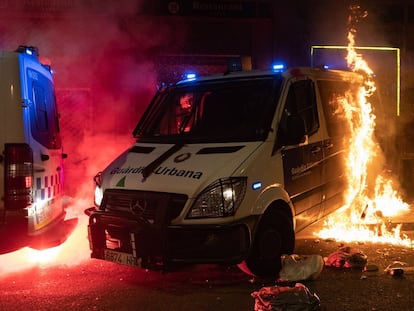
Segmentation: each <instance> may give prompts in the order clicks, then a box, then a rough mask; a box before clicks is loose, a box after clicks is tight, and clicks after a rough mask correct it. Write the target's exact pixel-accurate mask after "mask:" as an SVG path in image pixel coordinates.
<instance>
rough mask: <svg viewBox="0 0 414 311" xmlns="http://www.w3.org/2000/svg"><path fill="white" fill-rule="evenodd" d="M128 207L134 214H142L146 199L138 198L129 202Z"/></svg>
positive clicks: (145, 207)
mask: <svg viewBox="0 0 414 311" xmlns="http://www.w3.org/2000/svg"><path fill="white" fill-rule="evenodd" d="M129 209H130V210H131V212H132V213H134V214H135V215H140V216H142V215H143V214H144V212H145V210H146V209H147V201H146V200H144V199H138V200H136V201H135V203H133V202H131V204H130V205H129Z"/></svg>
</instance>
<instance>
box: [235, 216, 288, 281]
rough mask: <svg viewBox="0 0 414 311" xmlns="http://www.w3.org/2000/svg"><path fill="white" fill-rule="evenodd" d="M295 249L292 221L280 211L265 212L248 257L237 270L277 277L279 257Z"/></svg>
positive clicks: (261, 275) (259, 275)
mask: <svg viewBox="0 0 414 311" xmlns="http://www.w3.org/2000/svg"><path fill="white" fill-rule="evenodd" d="M294 248H295V232H294V229H293V220H292V218H291V217H290V216H289V215H288V213H286V212H284V211H283V210H282V209H278V208H272V209H271V210H269V211H267V212H266V213H265V214H264V215H263V216H262V219H261V221H260V223H259V227H258V229H257V232H256V235H255V238H254V241H253V245H252V248H251V250H250V254H249V256H248V257H247V258H246V260H245V261H244V262H242V263H241V264H240V265H239V268H240V269H241V270H242V271H244V272H246V273H249V274H252V275H255V276H258V277H277V276H278V274H279V272H280V268H281V256H282V255H283V254H292V252H293V250H294Z"/></svg>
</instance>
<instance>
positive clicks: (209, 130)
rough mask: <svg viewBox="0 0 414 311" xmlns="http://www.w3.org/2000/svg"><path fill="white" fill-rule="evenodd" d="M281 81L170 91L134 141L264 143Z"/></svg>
mask: <svg viewBox="0 0 414 311" xmlns="http://www.w3.org/2000/svg"><path fill="white" fill-rule="evenodd" d="M281 83H282V77H281V76H274V75H273V76H265V77H260V78H258V77H255V78H250V79H223V80H214V81H201V82H197V81H193V82H191V83H185V84H182V85H176V86H174V87H170V88H167V89H165V90H163V91H162V92H160V93H159V94H158V96H157V97H156V98H155V100H154V101H153V102H152V104H151V105H150V106H149V108H148V109H147V111H146V112H145V114H144V115H143V117H142V118H141V120H140V122H139V123H138V125H137V127H136V129H135V130H134V136H135V137H136V138H139V139H140V141H144V142H145V141H149V142H154V141H157V142H186V143H191V142H199V141H200V142H206V141H208V142H230V141H258V140H265V139H266V138H267V135H268V133H269V130H270V129H271V122H272V119H273V116H274V111H275V108H276V105H277V102H278V97H279V92H280V87H281Z"/></svg>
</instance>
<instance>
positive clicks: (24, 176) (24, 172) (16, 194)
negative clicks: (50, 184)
mask: <svg viewBox="0 0 414 311" xmlns="http://www.w3.org/2000/svg"><path fill="white" fill-rule="evenodd" d="M4 153H5V157H4V164H5V166H4V203H5V207H6V209H8V210H18V209H23V208H27V207H28V206H29V205H31V204H32V203H33V195H32V186H33V151H32V149H31V148H30V147H29V145H27V144H5V151H4Z"/></svg>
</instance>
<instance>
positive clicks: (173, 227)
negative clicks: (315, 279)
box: [86, 68, 360, 276]
mask: <svg viewBox="0 0 414 311" xmlns="http://www.w3.org/2000/svg"><path fill="white" fill-rule="evenodd" d="M359 83H360V77H359V76H357V75H356V74H354V73H351V72H348V71H339V70H324V69H318V68H292V69H289V70H286V71H281V70H276V71H269V72H256V71H242V72H229V73H226V74H222V75H215V76H210V77H204V78H194V79H188V80H184V81H181V82H179V83H176V84H175V85H171V86H167V87H165V88H163V89H161V90H160V91H159V92H158V93H157V94H156V96H155V97H154V99H153V100H152V102H151V104H150V105H149V107H148V109H147V110H146V112H145V113H144V115H143V116H142V118H141V120H140V121H139V123H138V125H137V127H136V129H135V130H134V133H133V135H134V137H135V138H136V143H135V144H134V145H133V146H131V147H130V148H129V149H128V150H126V151H125V152H124V153H122V154H121V155H120V156H119V157H118V158H116V159H115V160H114V161H113V162H112V163H111V164H109V166H108V167H107V168H106V169H105V170H104V171H103V172H101V173H99V174H98V175H97V176H96V177H95V182H96V189H95V205H96V206H95V207H93V208H90V209H87V210H86V213H87V214H88V215H89V216H90V218H89V226H88V230H89V241H90V247H91V251H92V252H91V257H92V258H99V259H103V260H108V261H113V262H117V263H121V264H127V265H132V266H137V267H142V268H146V269H168V267H169V266H170V265H172V264H175V263H186V264H194V263H226V264H238V265H239V267H240V268H241V269H242V270H244V271H246V272H247V273H251V274H254V275H257V276H276V275H277V274H278V272H279V269H280V257H281V255H282V254H289V253H292V252H293V251H294V245H295V232H298V231H300V230H302V229H304V228H305V227H307V226H309V225H310V224H312V223H314V222H316V221H318V220H319V219H321V218H322V217H324V216H325V215H327V214H329V213H330V212H332V211H334V210H335V209H337V208H338V207H340V206H341V203H342V201H343V191H344V189H345V186H346V181H345V180H344V161H343V158H344V154H345V149H344V147H345V146H346V137H347V132H348V131H349V126H348V125H347V121H346V119H345V118H344V115H343V114H342V113H341V105H340V102H341V100H343V99H344V98H349V97H350V96H355V94H356V89H357V88H356V87H357V86H358V85H359Z"/></svg>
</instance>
